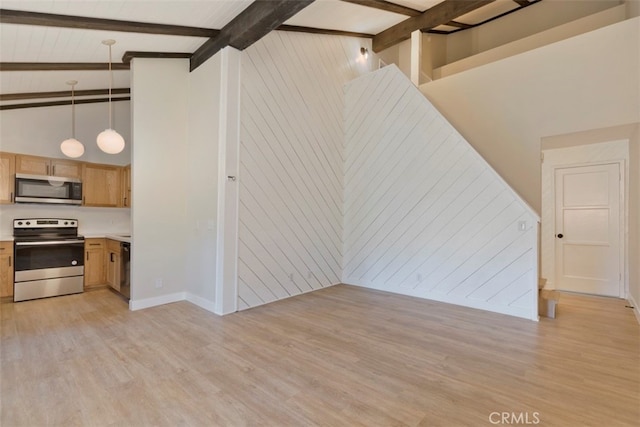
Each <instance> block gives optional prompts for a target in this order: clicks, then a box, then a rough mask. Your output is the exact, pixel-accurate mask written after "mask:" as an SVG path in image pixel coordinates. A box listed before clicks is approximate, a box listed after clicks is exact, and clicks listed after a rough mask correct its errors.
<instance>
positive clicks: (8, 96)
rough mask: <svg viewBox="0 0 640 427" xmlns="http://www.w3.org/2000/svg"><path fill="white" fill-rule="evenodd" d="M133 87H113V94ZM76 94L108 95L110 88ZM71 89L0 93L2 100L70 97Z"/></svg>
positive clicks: (78, 91)
mask: <svg viewBox="0 0 640 427" xmlns="http://www.w3.org/2000/svg"><path fill="white" fill-rule="evenodd" d="M130 93H131V89H129V88H116V89H111V94H112V95H129V94H130ZM73 94H74V96H94V95H108V94H109V89H87V90H74V91H73ZM70 97H71V91H70V90H60V91H55V92H23V93H4V94H0V101H17V100H21V99H46V98H70Z"/></svg>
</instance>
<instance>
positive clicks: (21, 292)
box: [13, 218, 84, 302]
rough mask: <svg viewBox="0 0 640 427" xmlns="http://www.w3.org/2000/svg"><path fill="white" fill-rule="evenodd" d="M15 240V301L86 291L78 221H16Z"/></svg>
mask: <svg viewBox="0 0 640 427" xmlns="http://www.w3.org/2000/svg"><path fill="white" fill-rule="evenodd" d="M13 237H14V260H15V266H14V271H15V273H14V288H13V291H14V292H13V300H14V301H16V302H17V301H26V300H31V299H36V298H45V297H53V296H58V295H67V294H75V293H78V292H82V291H83V287H84V237H83V236H78V220H77V219H55V218H26V219H16V220H14V221H13Z"/></svg>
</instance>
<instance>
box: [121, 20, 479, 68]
mask: <svg viewBox="0 0 640 427" xmlns="http://www.w3.org/2000/svg"><path fill="white" fill-rule="evenodd" d="M444 25H448V26H450V27H456V28H464V29H465V30H466V29H467V28H473V25H471V24H465V23H464V22H458V21H449V22H447V23H445V24H444ZM429 29H430V28H429ZM123 62H124V61H123Z"/></svg>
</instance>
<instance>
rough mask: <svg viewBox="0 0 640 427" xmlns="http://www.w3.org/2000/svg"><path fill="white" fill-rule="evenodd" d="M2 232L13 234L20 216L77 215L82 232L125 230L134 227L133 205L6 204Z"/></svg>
mask: <svg viewBox="0 0 640 427" xmlns="http://www.w3.org/2000/svg"><path fill="white" fill-rule="evenodd" d="M0 211H1V213H0V236H11V235H12V234H13V220H14V219H17V218H76V219H78V222H79V229H78V233H79V234H82V235H92V234H107V233H122V232H130V231H131V209H128V208H120V209H118V208H93V207H78V206H52V205H36V204H15V205H2V206H1V207H0Z"/></svg>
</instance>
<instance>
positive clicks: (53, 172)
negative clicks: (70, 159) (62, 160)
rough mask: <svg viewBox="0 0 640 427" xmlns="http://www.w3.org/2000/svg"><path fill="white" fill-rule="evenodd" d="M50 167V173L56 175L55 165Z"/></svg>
mask: <svg viewBox="0 0 640 427" xmlns="http://www.w3.org/2000/svg"><path fill="white" fill-rule="evenodd" d="M51 169H52V171H51V175H53V176H56V165H53V167H52V168H51Z"/></svg>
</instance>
